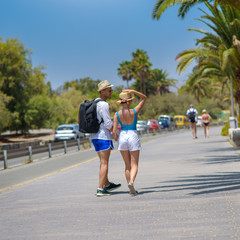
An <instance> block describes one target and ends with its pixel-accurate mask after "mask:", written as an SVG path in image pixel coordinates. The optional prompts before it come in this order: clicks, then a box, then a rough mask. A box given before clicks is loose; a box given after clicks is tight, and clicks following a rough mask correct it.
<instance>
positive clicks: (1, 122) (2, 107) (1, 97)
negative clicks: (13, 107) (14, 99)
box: [0, 91, 12, 134]
mask: <svg viewBox="0 0 240 240" xmlns="http://www.w3.org/2000/svg"><path fill="white" fill-rule="evenodd" d="M10 99H11V98H10V97H7V96H6V95H5V94H3V93H2V92H1V91H0V134H1V132H3V130H4V129H5V128H6V127H7V126H8V125H9V124H10V122H11V118H12V115H11V112H10V111H8V109H7V107H6V105H7V103H8V102H9V101H10Z"/></svg>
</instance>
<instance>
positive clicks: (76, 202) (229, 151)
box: [0, 127, 240, 240]
mask: <svg viewBox="0 0 240 240" xmlns="http://www.w3.org/2000/svg"><path fill="white" fill-rule="evenodd" d="M198 130H199V134H198V139H192V137H191V133H190V130H188V131H178V132H174V133H170V134H166V135H157V136H155V137H153V138H149V139H145V140H144V143H143V144H142V151H141V155H140V165H139V172H138V176H137V179H136V183H135V187H136V188H137V189H138V191H139V195H138V196H136V197H130V195H129V194H128V188H127V183H126V180H125V177H124V164H123V160H122V159H121V155H120V153H119V152H118V151H114V152H113V153H112V154H111V159H110V167H109V178H110V179H111V180H112V181H114V182H117V183H118V182H120V183H122V187H121V188H119V189H118V190H116V191H114V192H113V193H112V195H111V196H109V197H102V198H98V197H96V196H95V193H96V188H97V183H98V170H99V161H98V159H97V158H96V154H95V153H94V152H93V151H92V150H87V151H84V152H77V153H71V154H68V155H67V156H59V157H57V158H53V159H49V160H44V161H39V162H37V163H34V164H29V165H24V166H21V167H17V168H13V169H11V170H6V171H0V184H1V185H0V192H1V194H0V212H1V214H0V239H1V240H2V239H4V240H5V239H11V240H14V239H17V240H19V239H20V240H21V239H31V240H34V239H36V240H38V239H53V240H55V239H66V240H69V239H71V240H72V239H81V240H82V239H94V240H95V239H104V240H106V239H109V240H114V239H139V240H140V239H144V240H145V239H149V240H150V239H151V240H152V239H162V240H168V239H174V240H175V239H199V240H203V239H208V240H209V239H216V240H221V239H223V240H228V239H240V227H239V226H240V200H239V199H240V180H239V179H240V173H239V162H240V155H239V151H237V150H235V149H234V148H233V147H232V146H231V145H230V144H229V142H228V139H227V138H226V137H222V136H220V127H214V128H211V132H210V138H209V139H208V138H207V139H205V138H204V137H203V130H202V129H198ZM50 166H52V167H50ZM34 168H35V174H33V175H32V176H31V177H27V175H28V174H30V173H31V172H34V171H33V169H34ZM50 168H51V169H50ZM49 169H50V170H49ZM41 171H42V172H41ZM10 176H11V178H12V179H11V181H10ZM14 176H15V177H14ZM23 176H24V177H23ZM8 181H9V182H10V184H9V183H7V182H8ZM3 182H4V183H3Z"/></svg>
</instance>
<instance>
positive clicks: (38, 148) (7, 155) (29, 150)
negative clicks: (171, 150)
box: [0, 128, 180, 169]
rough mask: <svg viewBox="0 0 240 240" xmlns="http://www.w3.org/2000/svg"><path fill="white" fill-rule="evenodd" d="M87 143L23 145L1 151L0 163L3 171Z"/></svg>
mask: <svg viewBox="0 0 240 240" xmlns="http://www.w3.org/2000/svg"><path fill="white" fill-rule="evenodd" d="M177 129H180V128H174V129H168V128H167V129H159V130H153V131H147V132H142V131H140V132H139V136H140V137H142V136H143V135H148V134H158V133H164V132H168V131H173V130H177ZM85 143H88V144H89V145H88V146H89V148H91V140H90V138H81V139H76V140H68V141H59V142H52V141H50V142H46V143H45V144H44V145H33V144H30V143H29V145H25V144H24V147H20V148H17V149H10V150H2V152H0V161H4V169H7V168H8V160H9V159H14V158H19V157H28V161H27V162H28V163H30V162H32V157H33V155H34V154H38V153H44V152H48V157H49V158H51V157H52V151H54V150H58V149H64V153H65V154H66V153H67V149H68V148H69V147H73V146H77V147H78V150H80V146H81V145H83V144H85Z"/></svg>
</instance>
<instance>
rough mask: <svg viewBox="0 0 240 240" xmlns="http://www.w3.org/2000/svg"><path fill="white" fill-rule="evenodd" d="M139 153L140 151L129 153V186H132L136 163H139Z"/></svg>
mask: <svg viewBox="0 0 240 240" xmlns="http://www.w3.org/2000/svg"><path fill="white" fill-rule="evenodd" d="M139 153H140V151H139V150H137V151H133V152H130V155H131V171H130V181H129V183H130V184H133V183H134V181H135V178H136V176H137V172H138V162H139Z"/></svg>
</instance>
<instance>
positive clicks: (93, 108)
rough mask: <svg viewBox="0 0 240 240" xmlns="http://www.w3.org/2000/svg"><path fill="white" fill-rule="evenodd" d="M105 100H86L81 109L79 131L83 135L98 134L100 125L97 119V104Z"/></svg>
mask: <svg viewBox="0 0 240 240" xmlns="http://www.w3.org/2000/svg"><path fill="white" fill-rule="evenodd" d="M100 101H104V100H103V99H97V100H95V99H93V100H92V101H89V100H85V102H84V103H82V104H81V105H80V108H79V118H78V120H79V131H80V132H83V133H97V132H98V130H99V127H100V124H101V123H102V121H101V122H100V123H99V122H98V119H97V103H98V102H100Z"/></svg>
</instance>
